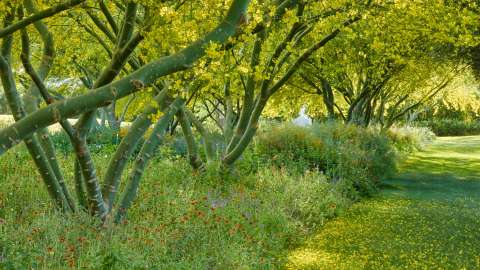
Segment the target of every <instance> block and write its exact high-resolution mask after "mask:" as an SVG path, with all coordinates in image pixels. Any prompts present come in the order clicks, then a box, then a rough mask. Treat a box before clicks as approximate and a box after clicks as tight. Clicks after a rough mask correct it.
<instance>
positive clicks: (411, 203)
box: [287, 137, 480, 269]
mask: <svg viewBox="0 0 480 270" xmlns="http://www.w3.org/2000/svg"><path fill="white" fill-rule="evenodd" d="M479 161H480V137H457V138H439V139H438V140H437V141H436V142H435V143H434V144H433V145H432V146H430V147H428V148H427V149H426V150H425V151H423V152H419V153H417V154H415V155H414V156H412V157H411V158H410V159H409V160H408V161H406V162H405V163H404V164H403V165H402V166H401V172H402V173H401V174H399V175H398V176H397V177H396V178H393V179H391V180H390V181H387V183H386V185H385V189H384V191H383V192H382V193H381V194H380V195H379V196H377V197H375V198H373V199H370V200H366V201H363V202H360V203H358V204H356V205H354V206H353V207H352V208H351V210H350V211H348V212H346V214H345V215H344V216H342V217H340V218H337V219H335V220H333V221H331V222H329V223H328V224H327V225H326V227H325V228H323V229H322V230H320V231H319V233H318V234H317V235H316V236H315V237H314V238H312V239H310V240H309V241H308V242H306V243H305V244H304V245H303V246H302V247H300V248H298V249H297V250H295V251H293V252H292V253H291V254H290V256H289V263H288V264H287V268H289V269H479V268H480V245H479V244H478V243H480V211H479V210H480V197H479V195H478V194H480V177H479V172H480V162H479Z"/></svg>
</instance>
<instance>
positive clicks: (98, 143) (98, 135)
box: [51, 127, 121, 154]
mask: <svg viewBox="0 0 480 270" xmlns="http://www.w3.org/2000/svg"><path fill="white" fill-rule="evenodd" d="M51 139H52V141H53V143H54V145H55V147H56V148H57V149H58V150H59V151H61V152H63V153H64V154H65V153H71V152H72V151H73V149H72V145H71V143H70V140H69V138H68V135H67V134H66V133H65V132H63V131H60V132H54V133H52V134H51ZM120 139H121V138H120V137H119V135H118V132H117V131H115V130H113V129H111V128H108V127H98V128H95V129H93V130H92V131H91V132H90V133H88V136H87V143H88V144H89V145H90V150H91V151H92V152H95V153H98V152H100V151H101V150H103V149H104V148H112V147H113V146H115V145H117V144H119V143H120Z"/></svg>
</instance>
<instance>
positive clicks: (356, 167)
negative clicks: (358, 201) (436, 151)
mask: <svg viewBox="0 0 480 270" xmlns="http://www.w3.org/2000/svg"><path fill="white" fill-rule="evenodd" d="M254 151H255V154H256V155H257V156H258V158H259V159H260V162H259V163H258V164H264V163H272V164H274V165H276V166H280V167H286V168H288V169H289V170H294V171H297V172H303V171H305V170H309V169H315V170H318V171H321V172H323V173H325V174H326V175H327V176H328V178H329V179H330V181H331V182H334V183H335V182H340V183H342V182H346V183H347V184H344V185H345V187H346V188H350V187H351V184H353V187H355V189H352V190H348V191H347V192H349V193H351V194H349V196H351V197H352V198H357V197H358V192H359V193H360V194H362V195H366V194H371V193H373V192H374V191H375V190H376V186H377V184H378V183H379V182H380V181H381V179H383V178H384V177H386V176H388V175H389V174H390V173H391V172H393V171H394V168H395V154H394V153H395V151H394V148H393V147H392V146H391V145H390V141H389V139H388V138H387V137H386V136H385V135H383V134H381V132H380V131H378V130H376V129H371V128H369V129H366V128H362V127H358V126H355V125H343V124H340V123H324V124H315V125H314V126H312V127H309V128H302V127H296V126H293V125H291V124H286V125H277V126H272V127H268V128H264V130H263V131H262V132H260V134H259V136H258V138H257V140H256V143H255V149H254Z"/></svg>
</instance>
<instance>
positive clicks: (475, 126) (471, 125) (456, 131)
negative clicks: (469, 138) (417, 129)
mask: <svg viewBox="0 0 480 270" xmlns="http://www.w3.org/2000/svg"><path fill="white" fill-rule="evenodd" d="M417 125H419V126H426V127H428V128H430V129H431V130H432V131H433V132H434V133H435V134H436V135H437V136H466V135H479V134H480V122H479V121H472V120H470V121H469V120H458V119H438V120H432V121H422V122H418V123H417Z"/></svg>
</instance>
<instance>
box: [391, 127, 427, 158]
mask: <svg viewBox="0 0 480 270" xmlns="http://www.w3.org/2000/svg"><path fill="white" fill-rule="evenodd" d="M386 134H387V136H388V137H389V138H390V140H391V141H392V143H393V144H394V145H395V147H396V148H397V149H398V150H399V151H401V152H412V151H414V150H422V149H423V148H424V146H426V145H427V144H429V143H431V142H432V141H433V140H434V139H435V134H434V133H433V132H432V131H431V130H430V129H429V128H428V127H416V126H393V127H391V128H389V129H388V130H387V131H386Z"/></svg>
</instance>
